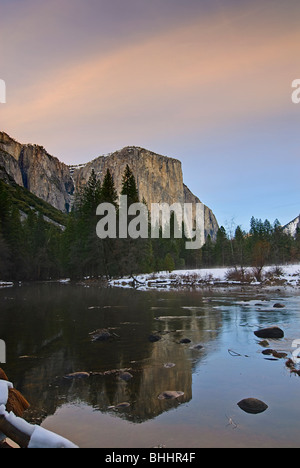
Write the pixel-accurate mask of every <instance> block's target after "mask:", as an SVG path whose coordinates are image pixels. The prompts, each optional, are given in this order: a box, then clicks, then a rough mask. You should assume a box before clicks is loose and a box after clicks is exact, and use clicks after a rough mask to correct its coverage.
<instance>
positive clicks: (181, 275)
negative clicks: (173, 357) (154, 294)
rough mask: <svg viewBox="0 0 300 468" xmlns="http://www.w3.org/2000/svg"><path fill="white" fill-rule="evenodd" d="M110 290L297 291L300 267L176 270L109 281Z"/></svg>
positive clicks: (296, 265)
mask: <svg viewBox="0 0 300 468" xmlns="http://www.w3.org/2000/svg"><path fill="white" fill-rule="evenodd" d="M108 284H109V286H111V287H118V288H133V287H134V288H136V289H139V290H149V289H184V288H202V287H214V286H215V287H218V286H221V287H222V286H224V287H225V286H239V285H241V286H243V285H245V286H265V287H267V286H285V287H291V288H299V287H300V264H293V265H281V266H276V267H275V266H268V267H264V268H263V270H262V271H261V272H260V277H259V280H258V278H257V271H254V270H253V268H251V267H248V268H244V270H243V271H241V270H240V269H237V270H235V269H234V268H228V267H223V268H203V269H198V270H176V271H173V272H166V271H164V272H158V273H151V274H142V275H137V276H130V277H129V276H128V277H123V278H118V279H112V280H110V281H109V282H108Z"/></svg>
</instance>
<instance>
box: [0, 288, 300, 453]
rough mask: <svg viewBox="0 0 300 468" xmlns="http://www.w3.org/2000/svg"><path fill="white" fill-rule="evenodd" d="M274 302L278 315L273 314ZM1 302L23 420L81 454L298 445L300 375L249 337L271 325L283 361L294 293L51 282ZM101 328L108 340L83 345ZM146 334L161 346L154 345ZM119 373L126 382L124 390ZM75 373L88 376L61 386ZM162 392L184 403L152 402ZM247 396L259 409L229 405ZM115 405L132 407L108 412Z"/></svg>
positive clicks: (296, 323)
mask: <svg viewBox="0 0 300 468" xmlns="http://www.w3.org/2000/svg"><path fill="white" fill-rule="evenodd" d="M275 302H281V303H283V304H284V305H285V307H284V308H282V309H274V308H273V305H274V303H275ZM0 304H1V306H0V307H1V312H0V338H1V339H3V340H5V341H6V345H7V364H5V365H3V368H4V370H5V371H6V373H7V374H8V376H9V378H10V380H11V381H12V382H14V384H15V387H16V388H18V389H19V390H20V391H21V392H22V393H23V394H24V395H25V396H26V398H27V399H28V400H29V402H30V403H31V411H30V412H29V413H28V414H27V415H26V419H28V420H29V421H30V422H32V423H36V422H37V423H42V426H43V427H45V428H47V429H49V430H52V431H54V432H57V433H59V434H61V435H63V436H64V437H67V438H69V439H70V440H72V441H73V442H74V443H76V444H78V445H79V446H80V447H82V448H85V447H95V448H98V447H106V448H122V447H137V448H139V447H146V448H151V447H155V446H158V445H163V446H166V447H168V448H176V447H177V448H179V447H180V448H182V447H184V448H201V447H298V446H299V440H298V439H299V431H300V405H299V396H300V377H298V376H296V375H291V373H290V371H289V370H288V369H287V368H286V366H285V360H284V359H283V360H282V359H280V360H275V361H274V360H269V356H264V355H263V354H262V351H263V349H264V348H262V347H261V345H260V344H259V341H260V340H258V339H257V338H256V337H255V335H254V333H253V332H254V331H255V330H256V329H257V327H259V326H270V325H278V326H280V327H281V328H283V329H284V331H285V338H284V339H282V340H269V343H270V347H271V348H273V349H274V348H275V349H277V350H280V351H285V352H286V353H287V354H289V355H291V352H292V351H293V348H292V342H293V340H295V339H299V338H300V313H299V310H300V309H299V305H300V294H299V291H297V290H294V291H292V292H289V291H285V290H284V289H283V288H282V289H281V290H273V291H271V292H266V291H263V290H260V291H258V290H256V291H254V290H253V291H252V290H250V289H249V290H248V291H241V290H240V289H237V290H235V291H234V290H225V289H222V290H217V291H212V290H211V291H210V290H204V291H185V292H179V291H169V292H163V291H154V292H153V291H152V292H139V291H135V290H122V289H101V288H97V287H91V288H85V287H83V286H76V285H71V284H56V283H53V284H35V285H30V286H25V285H24V286H22V287H15V288H9V289H1V290H0ZM99 328H106V329H109V331H110V333H112V334H114V339H113V340H111V341H108V342H92V340H91V335H90V333H91V332H92V331H94V330H96V329H99ZM150 334H159V335H160V336H161V340H160V341H158V342H155V343H151V342H150V341H149V340H148V337H149V335H150ZM182 338H188V339H190V340H191V343H186V344H181V343H180V341H181V339H182ZM195 344H201V345H202V346H203V348H201V349H193V346H194V345H195ZM167 363H172V364H175V366H167V367H166V366H165V364H167ZM121 369H123V370H124V369H126V370H127V371H128V372H130V374H131V375H132V376H133V377H132V378H131V379H130V380H129V381H124V380H122V379H121V378H120V372H121ZM82 371H85V372H92V373H93V374H92V375H91V376H90V377H89V378H87V379H82V380H67V379H65V378H64V376H65V375H67V374H69V373H73V372H82ZM106 371H110V372H107V373H106V375H103V373H104V372H106ZM95 374H96V375H95ZM166 390H171V391H180V392H184V395H183V396H182V397H180V398H178V399H175V400H160V399H159V398H158V395H159V394H161V393H162V392H164V391H166ZM248 397H254V398H258V399H261V400H263V401H264V402H265V403H266V404H267V405H268V406H269V408H268V410H267V411H266V412H264V413H262V414H258V415H250V414H247V413H244V412H243V411H242V410H241V409H240V408H239V407H238V406H237V403H238V402H239V401H240V400H242V399H244V398H248ZM124 402H126V403H129V405H130V406H127V407H125V408H116V406H117V405H118V404H120V403H124Z"/></svg>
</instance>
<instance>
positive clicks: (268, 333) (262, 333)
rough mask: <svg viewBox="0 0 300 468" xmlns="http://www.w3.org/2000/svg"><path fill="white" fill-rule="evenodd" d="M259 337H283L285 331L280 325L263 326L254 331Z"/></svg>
mask: <svg viewBox="0 0 300 468" xmlns="http://www.w3.org/2000/svg"><path fill="white" fill-rule="evenodd" d="M254 334H255V335H256V336H257V337H258V338H283V337H284V332H283V330H281V329H280V328H279V327H269V328H261V329H260V330H257V331H255V332H254Z"/></svg>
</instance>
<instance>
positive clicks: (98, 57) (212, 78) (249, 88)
mask: <svg viewBox="0 0 300 468" xmlns="http://www.w3.org/2000/svg"><path fill="white" fill-rule="evenodd" d="M227 13H228V12H227ZM28 21H29V19H28ZM249 24H251V28H250V27H249ZM27 28H28V24H27ZM39 28H40V29H39V32H42V29H43V28H42V25H40V26H39ZM17 34H18V33H17ZM299 40H300V32H299V30H298V27H297V28H296V27H295V28H293V27H290V28H289V29H286V28H282V25H281V26H278V25H277V23H276V24H275V25H274V21H271V20H270V22H266V21H264V18H261V19H259V17H257V16H256V11H255V10H234V11H231V12H230V14H229V15H228V14H227V15H226V16H224V12H222V14H213V15H210V16H209V20H208V17H207V16H205V19H203V18H202V17H201V16H198V17H196V18H195V19H194V20H193V21H190V22H189V23H184V24H183V25H182V26H181V25H178V23H176V25H168V28H166V30H160V31H159V32H157V31H155V33H153V34H152V35H151V34H149V33H148V34H146V35H145V36H141V37H140V38H139V39H137V38H136V37H135V38H131V40H130V41H125V42H124V44H121V43H118V45H117V46H114V47H112V48H111V49H109V48H106V49H103V48H101V47H100V48H99V51H96V50H95V48H93V50H92V51H91V52H90V53H89V54H84V55H80V56H76V55H75V56H72V57H70V58H69V57H67V56H66V55H65V51H64V48H63V46H62V54H61V55H60V51H59V50H57V54H58V58H57V66H54V67H53V64H52V63H51V65H52V66H49V67H47V66H46V65H45V63H46V61H45V60H44V59H43V60H42V62H43V64H44V65H45V68H44V69H43V70H41V71H39V72H37V73H35V69H33V70H32V71H31V73H30V78H31V83H30V82H29V81H27V82H26V87H22V81H21V80H18V81H16V83H15V84H14V89H13V94H10V98H9V103H8V104H7V106H6V108H5V113H4V118H5V123H6V126H7V128H8V129H12V132H13V134H18V132H19V131H21V132H22V134H25V133H27V134H30V135H32V134H36V135H39V136H40V138H41V139H42V138H44V141H47V140H50V139H51V138H54V139H56V140H57V142H56V143H57V144H58V141H59V139H61V138H62V137H63V136H64V138H67V139H71V138H72V134H73V135H77V134H78V132H80V131H82V132H83V133H85V134H86V135H87V138H89V136H90V135H91V139H93V138H94V139H99V140H101V142H102V145H103V147H105V149H107V150H109V148H108V146H109V145H111V144H112V142H114V143H115V144H114V148H115V147H116V146H117V147H118V146H123V143H124V144H127V143H128V144H129V143H130V144H140V145H142V144H143V141H149V140H150V139H151V137H153V138H154V139H155V138H158V139H159V138H161V137H162V136H164V137H165V138H172V135H174V134H176V135H178V134H180V135H182V138H185V137H188V136H190V135H194V137H195V134H198V135H199V136H201V134H207V133H209V132H215V133H216V132H218V129H224V127H226V126H228V125H236V124H237V123H239V124H240V123H241V122H244V123H245V124H247V122H249V121H251V120H253V119H263V118H270V117H271V116H274V115H277V114H280V113H281V112H282V111H283V110H285V109H287V107H288V105H289V103H290V85H291V82H292V80H293V79H294V78H296V76H295V73H296V70H297V68H296V65H295V58H296V57H297V54H298V44H299ZM37 51H38V48H37V49H36V53H37ZM63 58H64V59H65V63H64V65H62V63H63V60H62V59H63ZM54 65H55V64H54ZM37 68H38V63H37ZM29 83H30V84H29ZM8 86H9V83H8ZM50 133H51V136H50ZM95 133H96V135H97V136H95ZM47 135H48V136H47ZM92 135H94V136H92ZM137 140H138V141H137ZM33 141H35V140H33ZM41 143H43V142H41ZM70 145H71V146H72V145H73V143H70ZM114 148H111V147H110V149H114Z"/></svg>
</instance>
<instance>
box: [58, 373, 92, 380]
mask: <svg viewBox="0 0 300 468" xmlns="http://www.w3.org/2000/svg"><path fill="white" fill-rule="evenodd" d="M88 377H90V373H89V372H74V373H72V374H67V375H65V376H64V379H68V380H73V379H87V378H88Z"/></svg>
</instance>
